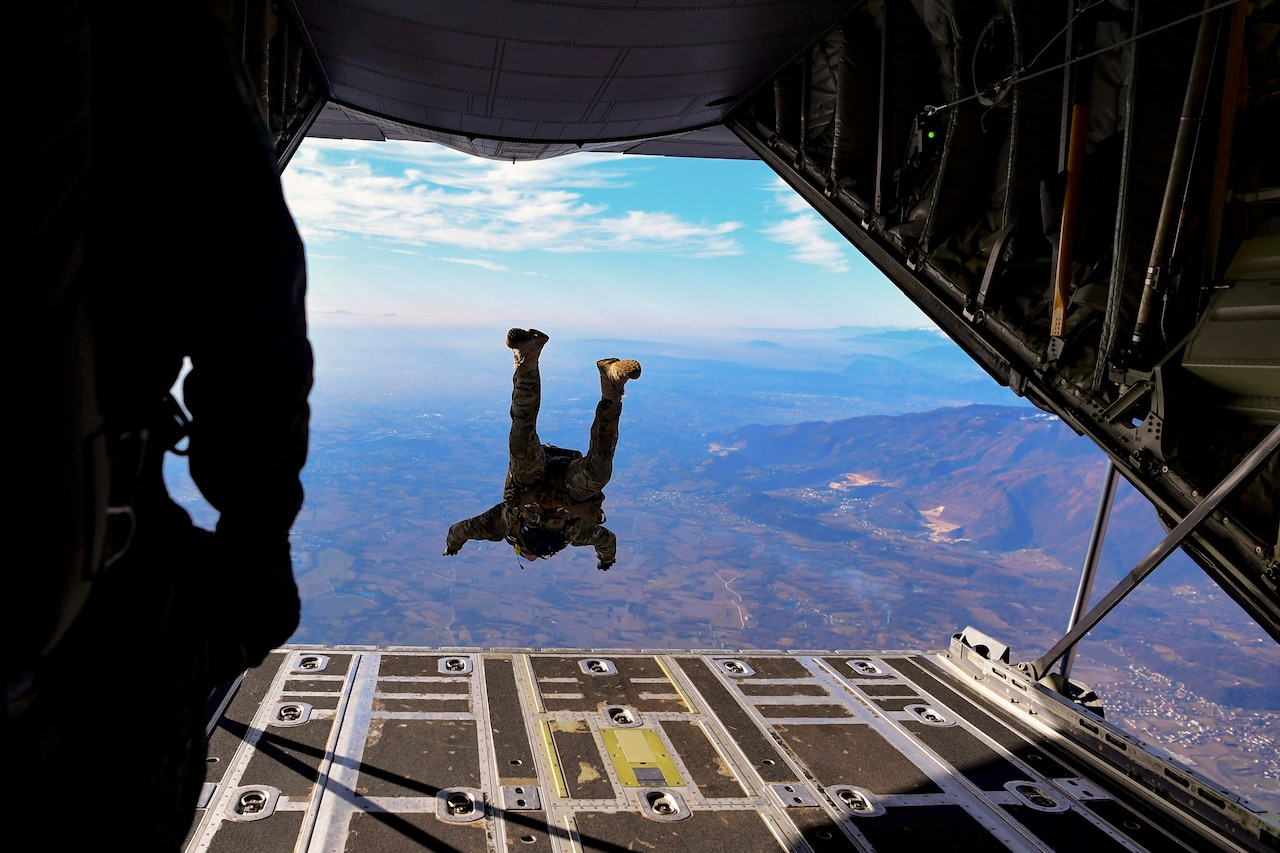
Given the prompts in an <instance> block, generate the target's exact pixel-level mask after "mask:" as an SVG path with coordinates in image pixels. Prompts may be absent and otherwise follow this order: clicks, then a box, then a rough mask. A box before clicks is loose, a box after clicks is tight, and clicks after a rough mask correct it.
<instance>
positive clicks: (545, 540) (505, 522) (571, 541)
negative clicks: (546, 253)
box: [444, 329, 640, 572]
mask: <svg viewBox="0 0 1280 853" xmlns="http://www.w3.org/2000/svg"><path fill="white" fill-rule="evenodd" d="M547 341H548V337H547V335H545V334H543V333H542V332H540V331H538V330H537V329H511V330H510V331H508V332H507V346H508V347H510V348H511V350H512V351H513V352H514V354H515V374H514V375H513V376H512V378H511V385H512V388H511V434H510V438H509V441H508V444H509V449H510V463H509V466H508V468H507V481H506V485H505V487H504V488H503V496H502V503H500V504H498V505H497V506H494V507H492V508H491V509H489V510H488V511H486V512H484V513H482V514H480V515H478V516H476V517H475V518H469V519H467V520H465V521H459V522H458V523H457V524H455V525H453V526H452V527H450V528H449V535H448V539H447V541H446V543H445V550H444V555H445V556H446V557H451V556H453V555H454V554H457V553H458V550H459V549H460V548H462V546H463V545H465V544H466V543H467V542H468V541H470V540H472V539H484V540H488V541H490V542H499V541H502V540H504V539H505V540H506V541H507V543H508V544H510V545H511V547H512V548H514V549H515V552H516V555H517V557H518V558H524V559H527V560H538V559H547V558H548V557H551V556H553V555H555V554H556V553H558V552H560V551H561V550H563V549H564V548H565V546H566V545H591V546H593V547H594V548H595V552H596V561H597V562H596V568H598V569H599V570H600V571H602V572H607V571H608V570H609V568H610V567H611V566H612V565H613V564H614V563H615V562H616V560H617V550H618V546H617V539H616V537H615V536H614V535H613V533H611V532H610V531H609V530H608V529H607V528H605V527H603V526H602V525H603V524H604V522H605V515H604V510H603V509H602V505H603V503H604V493H603V491H602V490H603V489H604V487H605V484H606V483H608V482H609V478H610V476H612V474H613V453H614V450H615V449H616V448H617V446H618V419H619V418H620V417H621V415H622V395H623V391H624V388H625V386H626V384H627V382H628V380H631V379H638V378H640V362H638V361H634V360H632V359H624V360H619V359H616V358H604V359H601V360H600V361H597V362H596V368H597V369H598V370H599V371H600V402H599V403H598V404H596V415H595V420H594V421H593V422H592V424H591V443H590V445H589V446H588V448H587V455H586V456H583V455H582V453H580V452H579V451H577V450H567V449H565V448H560V447H555V446H553V445H549V444H543V443H542V442H541V440H540V439H539V438H538V429H537V427H538V408H539V406H540V405H541V402H542V379H541V376H540V374H539V372H538V356H539V355H540V354H541V352H542V348H543V346H545V345H546V343H547Z"/></svg>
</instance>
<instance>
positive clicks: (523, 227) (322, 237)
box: [284, 141, 743, 266]
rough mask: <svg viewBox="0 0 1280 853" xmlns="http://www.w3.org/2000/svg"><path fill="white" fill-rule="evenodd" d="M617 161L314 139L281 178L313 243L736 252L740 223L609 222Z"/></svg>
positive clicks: (618, 178)
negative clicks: (492, 155) (521, 157)
mask: <svg viewBox="0 0 1280 853" xmlns="http://www.w3.org/2000/svg"><path fill="white" fill-rule="evenodd" d="M621 156H622V155H613V156H608V155H591V156H590V157H588V156H586V155H575V156H570V157H560V158H553V159H551V160H541V161H532V162H520V163H507V162H497V161H493V160H482V159H479V158H475V157H470V156H468V155H465V154H461V153H459V152H456V151H452V150H450V149H447V148H443V147H440V146H436V145H430V144H425V143H404V144H396V143H381V144H378V145H370V144H368V143H364V144H362V145H360V146H357V145H355V144H353V143H329V142H325V143H317V142H314V141H313V142H311V143H309V144H308V145H304V146H303V147H302V148H301V149H300V150H299V152H298V154H297V155H295V157H294V159H293V161H292V163H291V164H290V166H289V169H288V170H287V171H286V173H285V177H284V183H285V189H286V193H287V195H288V200H289V207H290V208H291V209H292V210H293V212H294V215H295V216H296V217H297V219H298V222H299V227H300V229H301V230H302V233H303V236H304V238H306V240H307V242H308V243H309V244H313V245H320V246H326V245H330V244H340V243H342V242H343V241H346V240H350V239H352V238H365V239H371V240H378V241H383V242H389V243H398V244H401V245H402V246H425V245H446V246H453V247H456V248H459V249H464V250H469V251H475V252H516V251H528V250H541V251H549V252H606V251H609V252H617V251H634V252H640V251H645V252H667V253H670V254H675V255H682V256H688V257H720V256H724V255H736V254H741V253H742V251H743V250H742V247H741V246H740V245H739V243H738V242H737V240H735V239H734V238H733V237H732V236H731V235H732V233H733V232H734V231H736V230H738V229H739V228H741V227H742V226H741V223H738V222H715V223H710V224H707V223H696V222H689V221H687V220H685V219H683V218H681V217H680V216H679V215H678V214H673V213H666V212H662V211H627V213H626V214H624V215H622V216H609V215H608V213H607V212H608V204H607V203H606V201H604V199H607V198H608V196H609V193H610V192H611V191H618V190H623V189H625V188H627V187H629V186H630V183H631V182H630V180H629V178H628V175H627V170H626V168H623V167H622V163H621V161H620V160H619V158H620V157H621ZM628 165H630V164H628ZM588 194H589V195H590V198H588ZM453 260H454V262H465V261H458V260H457V259H453ZM481 265H482V264H477V266H481Z"/></svg>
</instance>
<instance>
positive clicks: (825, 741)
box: [187, 632, 1280, 853]
mask: <svg viewBox="0 0 1280 853" xmlns="http://www.w3.org/2000/svg"><path fill="white" fill-rule="evenodd" d="M974 638H981V639H982V640H983V641H985V642H984V643H979V642H976V641H974ZM971 641H972V642H971ZM993 648H994V650H995V651H994V653H993V651H992V650H993ZM988 656H991V657H994V658H996V659H994V660H993V659H991V657H988ZM1004 659H1007V654H1004V650H1003V648H1002V647H999V645H998V644H991V643H990V642H989V641H987V638H984V637H981V635H980V634H977V633H976V632H974V634H973V636H972V637H970V636H966V635H965V634H958V635H956V637H954V638H953V639H952V641H951V644H950V648H949V650H947V651H945V652H930V653H922V652H918V651H897V652H851V651H837V652H809V651H790V652H765V651H743V652H739V653H725V652H705V651H704V652H680V651H669V650H649V651H634V650H626V651H623V650H592V651H572V650H515V649H499V650H478V649H423V648H394V649H375V648H371V647H313V646H297V647H286V648H283V649H281V650H278V651H277V652H275V653H273V654H272V655H271V657H270V658H269V659H268V661H267V662H266V663H265V664H264V665H263V666H262V667H259V668H258V669H256V670H252V671H250V672H248V673H246V674H245V676H244V677H243V678H242V679H241V680H239V681H238V682H236V683H235V684H234V685H232V686H231V688H230V689H228V690H227V691H226V692H225V693H224V694H223V695H222V696H221V697H220V699H219V701H217V702H215V703H214V707H212V708H211V711H210V720H211V722H210V731H211V739H210V744H209V765H208V776H207V782H206V785H205V789H204V792H203V795H202V798H201V804H200V809H199V811H198V813H197V819H196V821H195V823H194V825H193V828H192V831H191V835H190V837H189V839H188V845H187V850H189V851H204V850H208V851H228V850H250V849H251V850H256V851H274V850H280V851H289V850H299V851H306V850H314V851H319V850H325V851H339V850H348V851H366V850H378V851H384V850H421V849H428V850H436V851H529V853H534V851H600V852H601V853H612V851H624V850H650V851H676V850H678V851H689V853H698V851H722V850H732V851H735V853H754V851H775V850H786V851H806V850H813V851H818V853H826V851H871V850H875V851H942V850H956V851H960V850H963V851H1001V850H1006V849H1007V850H1016V851H1047V850H1058V851H1089V853H1102V851H1111V850H1117V851H1118V850H1145V851H1185V850H1216V849H1224V850H1250V851H1263V850H1276V849H1280V847H1278V845H1280V841H1278V839H1280V829H1278V828H1277V824H1276V816H1275V815H1273V814H1264V813H1257V812H1254V811H1252V810H1251V809H1250V808H1249V806H1248V804H1247V803H1246V802H1242V801H1241V800H1239V799H1238V798H1237V797H1236V796H1235V795H1233V794H1231V793H1228V792H1226V791H1224V790H1222V789H1220V788H1218V787H1216V786H1215V785H1213V784H1212V783H1210V782H1209V781H1207V780H1206V779H1204V778H1202V777H1200V776H1198V775H1196V774H1194V773H1191V772H1188V771H1187V770H1186V769H1185V768H1183V767H1181V766H1179V765H1176V764H1174V763H1172V762H1170V761H1169V760H1168V759H1167V758H1166V757H1164V756H1162V755H1161V754H1159V753H1158V752H1157V751H1155V750H1152V749H1150V748H1148V747H1146V746H1145V745H1143V744H1142V743H1140V742H1139V741H1137V740H1136V739H1134V738H1133V737H1132V736H1130V735H1127V734H1125V733H1124V732H1123V731H1121V730H1120V729H1118V728H1116V727H1114V726H1111V725H1109V724H1108V723H1107V722H1105V721H1104V719H1103V717H1102V716H1101V715H1099V714H1095V713H1092V712H1091V711H1089V710H1087V709H1086V706H1087V705H1088V702H1087V701H1086V702H1085V704H1084V705H1081V704H1079V703H1077V702H1072V701H1070V700H1067V699H1065V698H1064V697H1062V696H1060V695H1059V694H1057V693H1054V692H1052V691H1050V690H1048V689H1046V688H1044V687H1042V686H1039V685H1037V684H1034V683H1032V682H1030V681H1029V680H1027V679H1025V678H1023V677H1021V676H1020V674H1019V671H1018V670H1017V669H1016V668H1014V667H1011V666H1009V665H1007V664H1006V663H1005V660H1004ZM1077 698H1078V699H1080V698H1083V699H1085V700H1087V699H1088V697H1087V696H1086V697H1077Z"/></svg>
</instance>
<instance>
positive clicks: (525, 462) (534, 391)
mask: <svg viewBox="0 0 1280 853" xmlns="http://www.w3.org/2000/svg"><path fill="white" fill-rule="evenodd" d="M547 340H548V338H547V336H546V335H544V334H543V333H542V332H539V331H538V330H537V329H512V330H510V331H509V332H507V346H508V347H510V348H511V349H512V350H513V351H514V353H515V374H514V375H513V376H512V377H511V435H510V438H509V439H508V447H509V449H510V456H511V458H510V465H511V479H512V480H514V481H515V482H517V483H523V484H530V483H536V482H537V481H538V480H540V479H542V476H543V472H544V468H545V457H544V456H543V452H542V441H541V439H539V438H538V409H539V408H540V407H541V405H542V376H541V374H540V373H539V371H538V356H539V354H540V353H541V352H542V347H543V346H544V345H545V344H546V342H547Z"/></svg>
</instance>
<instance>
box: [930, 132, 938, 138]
mask: <svg viewBox="0 0 1280 853" xmlns="http://www.w3.org/2000/svg"><path fill="white" fill-rule="evenodd" d="M937 135H938V134H936V133H934V132H933V131H932V130H931V131H929V138H930V139H933V138H934V137H935V136H937Z"/></svg>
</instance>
